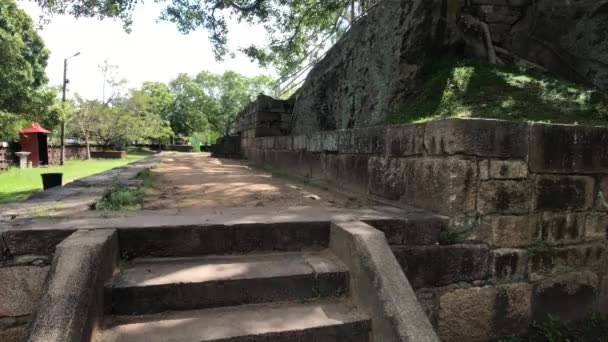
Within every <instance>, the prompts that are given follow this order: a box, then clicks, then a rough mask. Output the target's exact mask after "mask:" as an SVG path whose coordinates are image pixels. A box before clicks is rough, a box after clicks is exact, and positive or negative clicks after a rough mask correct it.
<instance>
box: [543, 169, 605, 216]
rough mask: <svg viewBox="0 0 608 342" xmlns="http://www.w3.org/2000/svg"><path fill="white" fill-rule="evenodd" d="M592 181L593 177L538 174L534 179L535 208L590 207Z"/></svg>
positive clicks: (546, 209)
mask: <svg viewBox="0 0 608 342" xmlns="http://www.w3.org/2000/svg"><path fill="white" fill-rule="evenodd" d="M594 183H595V181H594V179H593V178H591V177H586V176H563V177H561V176H540V177H538V178H537V179H536V209H537V210H545V211H567V210H588V209H591V207H592V205H593V191H594V190H593V187H594Z"/></svg>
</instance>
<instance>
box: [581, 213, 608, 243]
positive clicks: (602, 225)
mask: <svg viewBox="0 0 608 342" xmlns="http://www.w3.org/2000/svg"><path fill="white" fill-rule="evenodd" d="M607 237H608V215H606V214H599V213H591V214H588V215H587V220H586V222H585V240H586V241H605V240H606V239H607Z"/></svg>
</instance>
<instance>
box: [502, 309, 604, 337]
mask: <svg viewBox="0 0 608 342" xmlns="http://www.w3.org/2000/svg"><path fill="white" fill-rule="evenodd" d="M605 341H608V316H606V315H601V314H599V313H594V314H591V315H589V316H588V317H587V318H585V319H583V320H580V321H576V322H567V323H566V322H562V321H560V320H559V319H557V318H556V317H553V316H551V315H549V316H548V317H547V318H546V319H545V320H544V321H542V322H534V323H532V325H531V326H530V330H529V332H528V334H527V335H525V336H523V337H508V338H503V339H501V340H500V342H605Z"/></svg>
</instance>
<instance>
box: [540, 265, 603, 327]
mask: <svg viewBox="0 0 608 342" xmlns="http://www.w3.org/2000/svg"><path fill="white" fill-rule="evenodd" d="M599 292H600V289H599V280H598V277H597V276H596V275H595V274H594V273H592V272H574V273H569V274H564V275H560V276H557V277H554V278H551V279H546V280H544V281H542V282H539V283H537V284H535V286H534V291H533V295H532V318H533V319H534V320H537V321H542V320H545V319H546V318H547V315H552V316H555V317H558V318H559V319H561V320H564V321H571V320H580V319H583V318H585V317H586V316H587V315H588V314H589V313H590V312H595V311H597V299H598V296H599Z"/></svg>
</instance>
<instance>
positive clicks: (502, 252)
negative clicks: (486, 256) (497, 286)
mask: <svg viewBox="0 0 608 342" xmlns="http://www.w3.org/2000/svg"><path fill="white" fill-rule="evenodd" d="M527 269H528V253H527V252H526V250H524V249H511V248H504V249H495V250H493V251H491V252H490V273H491V275H492V280H493V281H494V282H495V283H515V282H521V281H525V280H526V278H527Z"/></svg>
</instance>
